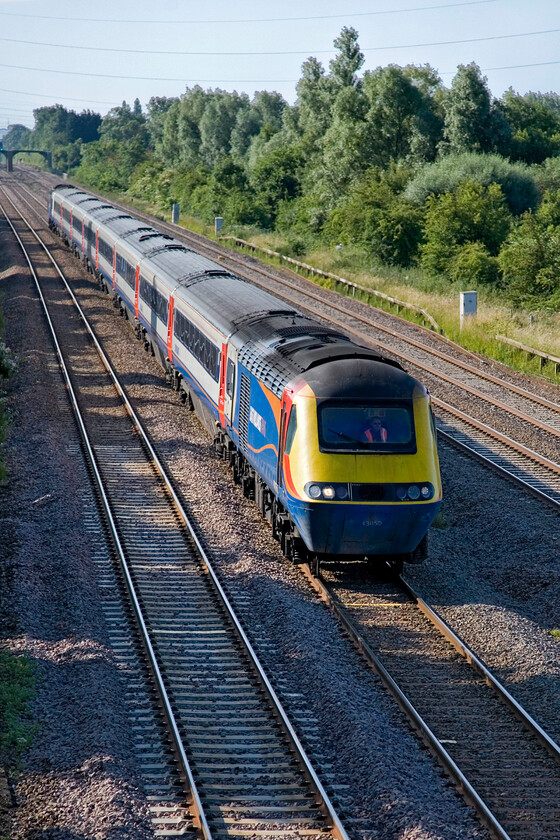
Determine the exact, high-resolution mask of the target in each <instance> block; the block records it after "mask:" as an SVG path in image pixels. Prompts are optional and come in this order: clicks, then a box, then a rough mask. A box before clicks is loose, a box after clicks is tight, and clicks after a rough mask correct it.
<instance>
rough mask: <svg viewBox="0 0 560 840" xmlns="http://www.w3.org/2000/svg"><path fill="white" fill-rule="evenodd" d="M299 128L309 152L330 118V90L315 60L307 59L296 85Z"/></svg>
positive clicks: (321, 69) (320, 65)
mask: <svg viewBox="0 0 560 840" xmlns="http://www.w3.org/2000/svg"><path fill="white" fill-rule="evenodd" d="M296 91H297V95H298V98H297V102H296V105H297V110H298V122H299V128H300V131H301V133H302V135H303V138H304V142H305V144H306V146H307V147H308V148H309V150H310V151H311V152H313V151H315V152H316V151H317V148H316V146H315V144H316V143H317V141H318V140H319V138H321V137H322V136H323V135H324V133H325V131H326V130H327V128H328V126H329V123H330V117H331V104H332V99H331V89H330V84H329V80H328V78H327V76H326V75H325V69H324V67H323V65H322V64H321V62H320V61H318V60H317V59H316V58H312V57H310V58H308V59H307V61H304V63H303V64H302V67H301V78H300V80H299V82H298V83H297V85H296Z"/></svg>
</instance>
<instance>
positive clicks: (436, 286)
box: [85, 187, 560, 384]
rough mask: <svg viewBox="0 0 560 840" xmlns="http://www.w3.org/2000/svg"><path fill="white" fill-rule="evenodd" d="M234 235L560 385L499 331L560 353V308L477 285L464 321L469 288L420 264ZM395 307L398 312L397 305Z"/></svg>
mask: <svg viewBox="0 0 560 840" xmlns="http://www.w3.org/2000/svg"><path fill="white" fill-rule="evenodd" d="M85 188H86V189H87V187H85ZM113 197H114V198H115V199H119V200H120V201H123V202H125V203H127V204H129V205H131V206H135V207H138V208H139V209H141V210H144V211H145V212H148V213H153V214H154V215H156V216H159V217H160V218H162V219H163V218H164V219H165V220H166V221H170V220H171V212H168V213H162V211H161V210H160V209H158V208H156V207H155V206H152V205H150V204H148V203H147V202H145V201H140V200H138V199H133V198H131V197H130V196H128V195H126V194H124V195H122V194H121V195H115V196H113ZM180 224H181V225H182V226H183V227H186V228H189V230H193V231H195V232H197V233H202V234H204V235H205V236H209V237H211V238H214V230H213V228H212V227H211V226H209V225H205V224H203V223H202V222H200V220H198V219H194V218H192V217H189V216H183V217H182V218H181V221H180ZM224 233H226V234H227V233H230V231H226V230H224ZM235 234H236V235H238V236H240V237H241V238H242V239H245V240H247V241H250V242H253V243H254V244H255V245H258V246H260V247H264V248H269V249H271V250H274V251H279V252H281V253H283V254H285V255H287V256H292V257H295V258H297V259H298V260H300V261H301V262H304V263H307V264H309V265H313V266H315V267H316V268H320V269H322V270H323V271H328V272H331V273H333V274H337V275H339V276H341V277H344V278H345V279H346V280H349V281H350V282H354V283H358V284H359V285H361V286H366V287H367V288H371V289H372V290H378V291H380V292H383V293H384V294H387V295H390V296H391V297H394V298H396V299H398V300H402V301H407V302H409V303H411V304H413V305H415V306H418V307H420V308H422V309H425V310H426V311H427V312H429V313H430V315H431V316H432V317H433V318H434V319H435V320H436V321H437V323H438V324H439V325H440V327H441V329H442V331H443V334H444V335H445V336H447V338H450V339H452V340H453V341H456V342H457V343H458V344H460V345H461V346H463V347H465V348H466V349H467V350H471V351H473V352H475V353H482V354H484V355H485V356H489V357H490V358H492V359H496V360H498V361H500V362H503V363H504V364H506V365H509V366H510V367H512V368H515V369H516V370H520V371H523V372H524V373H529V374H532V375H537V376H542V377H543V378H545V379H548V380H549V381H551V382H554V383H556V384H560V374H555V372H554V365H552V364H545V365H544V366H543V367H541V363H540V360H539V358H538V357H530V358H527V356H526V354H525V353H523V352H521V351H518V350H516V349H514V348H511V347H508V346H507V345H505V344H502V343H500V342H498V341H496V335H498V334H501V335H505V336H507V337H508V338H511V339H513V340H515V341H518V342H521V343H522V344H526V345H527V346H529V347H534V348H535V349H537V350H541V351H542V352H544V353H549V354H551V355H553V356H557V357H560V312H548V311H539V312H528V311H525V310H514V309H512V307H511V305H509V304H508V303H506V302H504V301H503V300H501V299H500V296H499V295H498V294H496V293H495V292H491V291H487V290H485V289H479V290H478V312H477V315H476V317H475V318H471V319H468V320H466V321H465V323H464V324H463V326H461V324H460V318H459V292H460V291H468V289H466V288H461V289H460V288H459V287H454V286H452V284H451V283H449V282H446V281H445V280H444V279H442V280H440V281H438V282H433V281H432V282H431V281H428V280H426V278H425V277H424V276H423V273H422V272H421V271H420V270H419V269H415V268H412V269H410V270H408V271H407V270H403V269H396V268H390V267H387V266H384V267H382V266H378V265H373V264H371V263H370V262H368V260H367V258H366V257H365V255H364V254H363V252H360V251H359V250H358V249H354V248H352V247H350V246H345V247H343V248H341V249H339V250H337V249H335V248H330V249H327V248H324V249H320V250H315V251H311V252H309V253H306V254H301V253H298V254H297V255H296V254H295V253H294V252H293V249H292V248H291V247H290V243H289V242H288V241H287V240H286V239H283V238H282V237H280V236H278V235H276V234H273V233H268V232H259V231H255V230H254V229H250V230H241V229H236V230H235ZM223 244H224V245H226V246H228V247H234V246H233V245H232V244H231V243H230V241H229V240H224V241H223ZM259 259H262V260H263V261H264V262H273V261H274V260H272V259H269V258H267V257H265V256H264V255H259ZM315 279H316V278H315ZM317 282H319V281H317ZM320 282H322V283H324V285H332V284H331V283H329V281H320ZM371 302H372V303H374V305H377V306H380V307H381V308H384V309H388V308H389V307H388V305H387V304H386V303H383V302H382V301H381V300H380V299H377V300H373V299H371ZM392 311H395V310H394V308H393V310H392ZM400 315H401V316H402V317H405V318H407V319H409V320H412V321H418V320H419V319H418V318H416V317H415V316H414V314H413V313H412V312H402V311H401V312H400Z"/></svg>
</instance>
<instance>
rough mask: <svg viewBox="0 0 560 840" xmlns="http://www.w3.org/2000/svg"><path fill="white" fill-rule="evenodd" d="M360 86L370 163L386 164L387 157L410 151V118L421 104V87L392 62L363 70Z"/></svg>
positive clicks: (411, 126) (394, 156) (403, 156)
mask: <svg viewBox="0 0 560 840" xmlns="http://www.w3.org/2000/svg"><path fill="white" fill-rule="evenodd" d="M363 88H364V95H365V97H366V100H367V102H368V105H369V109H368V113H367V123H368V130H369V132H368V133H369V134H370V136H371V145H372V150H371V158H370V163H371V164H375V165H377V166H387V165H388V163H389V161H390V160H399V159H400V158H405V157H407V156H408V155H409V154H410V151H411V141H412V133H413V130H414V128H415V122H414V118H415V117H417V116H418V114H419V113H420V111H421V109H422V106H423V105H424V98H423V96H422V93H421V91H420V90H419V88H418V87H417V86H416V85H415V84H413V82H412V81H411V79H410V77H409V76H408V75H407V74H406V73H405V71H404V70H403V68H402V67H398V66H397V65H396V64H391V65H389V66H388V67H378V68H377V70H374V71H371V72H368V73H366V74H365V77H364V83H363ZM416 126H417V124H416Z"/></svg>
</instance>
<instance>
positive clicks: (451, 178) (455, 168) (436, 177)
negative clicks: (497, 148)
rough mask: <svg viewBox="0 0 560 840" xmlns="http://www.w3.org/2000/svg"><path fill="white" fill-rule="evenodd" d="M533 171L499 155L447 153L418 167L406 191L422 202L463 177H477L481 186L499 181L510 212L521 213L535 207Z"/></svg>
mask: <svg viewBox="0 0 560 840" xmlns="http://www.w3.org/2000/svg"><path fill="white" fill-rule="evenodd" d="M533 173H534V170H533V169H530V168H529V167H528V166H527V165H526V164H524V163H521V162H516V163H510V162H509V161H508V160H504V158H502V157H500V155H494V154H488V155H479V154H475V153H474V152H466V153H464V154H460V155H446V156H444V157H442V158H440V159H439V160H436V161H435V162H434V163H431V164H428V165H426V166H424V167H423V168H422V169H421V170H419V172H418V173H417V175H415V176H414V178H412V179H411V180H410V181H409V183H408V184H407V186H406V189H405V195H406V197H407V198H409V199H410V200H411V201H415V202H416V203H417V204H420V205H424V203H425V201H426V199H427V198H428V196H429V195H436V196H437V195H441V194H442V193H447V192H453V191H454V190H456V189H457V187H458V186H459V184H462V183H463V182H464V181H476V182H477V183H478V184H480V185H481V186H484V187H487V186H489V185H490V184H493V183H496V184H500V186H501V188H502V191H503V193H504V195H505V197H506V200H507V203H508V206H509V209H510V210H511V212H512V213H514V214H515V215H520V214H521V213H523V212H525V210H533V209H535V208H536V207H537V206H538V204H539V201H540V193H539V189H538V187H537V184H536V180H535V175H534V174H533Z"/></svg>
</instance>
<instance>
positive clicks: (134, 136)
mask: <svg viewBox="0 0 560 840" xmlns="http://www.w3.org/2000/svg"><path fill="white" fill-rule="evenodd" d="M136 101H137V102H138V100H136ZM139 104H140V103H138V105H139ZM99 136H100V139H102V140H106V141H108V140H115V141H117V142H118V143H124V142H127V141H130V140H136V141H137V142H138V143H139V144H140V145H141V146H142V147H143V148H144V149H147V148H148V147H149V145H150V134H149V131H148V126H147V124H146V117H145V116H144V115H143V114H142V110H141V109H140V111H139V112H138V110H137V109H136V110H135V109H133V108H131V107H130V105H128V104H127V103H126V102H123V104H122V105H119V106H117V107H116V108H111V110H110V111H109V113H108V114H107V115H106V116H105V117H104V118H103V120H102V121H101V126H100V128H99Z"/></svg>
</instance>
